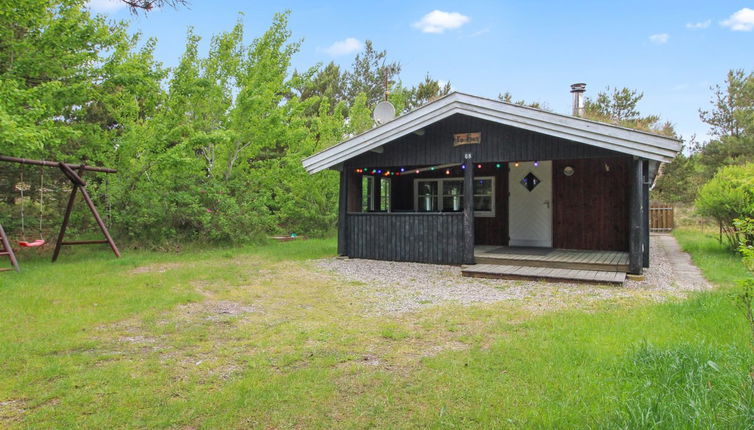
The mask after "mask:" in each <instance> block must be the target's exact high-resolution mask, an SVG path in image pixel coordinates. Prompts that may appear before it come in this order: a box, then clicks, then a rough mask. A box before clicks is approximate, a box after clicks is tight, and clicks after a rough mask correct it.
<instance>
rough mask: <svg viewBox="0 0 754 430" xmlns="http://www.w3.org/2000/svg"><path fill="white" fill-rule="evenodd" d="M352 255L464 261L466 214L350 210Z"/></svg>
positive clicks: (436, 261) (446, 261)
mask: <svg viewBox="0 0 754 430" xmlns="http://www.w3.org/2000/svg"><path fill="white" fill-rule="evenodd" d="M347 219H348V224H347V229H348V253H347V255H348V256H349V257H352V258H369V259H374V260H390V261H413V262H419V263H435V264H461V263H462V261H463V213H462V212H454V213H422V214H418V213H405V214H401V213H389V214H388V213H349V214H348V215H347Z"/></svg>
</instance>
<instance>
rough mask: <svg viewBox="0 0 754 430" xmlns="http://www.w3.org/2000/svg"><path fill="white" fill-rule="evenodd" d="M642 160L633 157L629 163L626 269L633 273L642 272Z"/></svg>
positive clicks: (638, 273) (639, 273)
mask: <svg viewBox="0 0 754 430" xmlns="http://www.w3.org/2000/svg"><path fill="white" fill-rule="evenodd" d="M642 165H643V161H642V160H641V159H640V158H635V159H634V160H633V162H632V164H631V198H630V201H629V221H628V222H629V228H630V230H629V237H628V254H629V255H628V271H629V273H632V274H634V275H641V272H642V249H641V244H642V230H643V228H642V224H643V221H642V210H641V207H642V203H643V202H644V197H643V195H642V194H644V193H643V191H644V181H643V179H644V175H642Z"/></svg>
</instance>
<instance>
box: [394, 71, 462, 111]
mask: <svg viewBox="0 0 754 430" xmlns="http://www.w3.org/2000/svg"><path fill="white" fill-rule="evenodd" d="M450 90H451V86H450V82H446V83H444V84H441V83H440V81H438V80H436V79H432V77H431V76H430V75H429V73H427V74H426V75H425V76H424V81H422V82H419V84H418V85H416V86H415V87H413V88H411V89H410V90H409V91H408V97H407V102H406V106H405V109H406V110H411V109H416V108H418V107H420V106H422V105H425V104H427V103H429V102H431V101H434V100H437V99H439V98H440V97H443V96H445V95H447V94H449V93H450Z"/></svg>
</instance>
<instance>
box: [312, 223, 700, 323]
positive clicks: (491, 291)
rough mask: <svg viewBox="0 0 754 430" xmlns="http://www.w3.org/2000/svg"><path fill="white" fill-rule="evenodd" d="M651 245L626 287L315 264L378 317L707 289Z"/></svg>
mask: <svg viewBox="0 0 754 430" xmlns="http://www.w3.org/2000/svg"><path fill="white" fill-rule="evenodd" d="M670 238H671V239H672V236H670ZM672 240H674V239H672ZM651 244H652V245H651V248H650V253H651V261H652V267H650V268H649V269H646V270H645V280H644V281H626V283H625V284H624V285H623V286H622V287H621V286H603V285H591V284H570V283H549V282H541V281H539V282H537V281H509V280H496V279H480V278H466V277H462V276H461V269H460V267H457V266H444V265H435V264H421V263H398V262H392V261H379V260H360V259H337V258H328V259H322V260H316V261H315V265H316V266H317V267H318V268H320V269H323V270H325V271H327V272H330V273H332V274H333V276H336V277H339V278H341V279H345V280H347V281H349V283H348V286H347V287H345V289H344V291H343V293H344V294H347V295H349V296H354V295H356V296H358V297H359V299H360V300H362V301H363V302H364V303H365V305H366V307H367V309H368V311H369V313H376V314H395V313H404V312H410V311H414V310H418V309H421V308H425V307H430V306H435V305H438V304H443V303H458V304H462V305H470V304H475V303H493V302H500V301H509V302H515V303H517V304H521V305H523V306H524V307H526V308H528V309H533V310H542V311H546V310H554V309H560V308H564V307H567V306H573V305H577V306H578V305H588V304H589V303H592V302H594V301H599V300H609V299H629V298H632V299H636V298H639V299H642V298H643V299H648V300H652V301H661V300H665V299H667V298H668V297H682V296H683V295H685V293H686V292H688V291H692V290H701V289H706V288H709V284H707V283H706V282H700V283H687V282H679V281H685V279H684V278H683V277H682V276H679V275H677V274H676V273H675V271H674V267H673V265H672V262H671V260H670V259H669V258H668V254H667V252H668V251H667V250H666V248H667V247H665V246H661V244H660V241H659V240H653V241H651Z"/></svg>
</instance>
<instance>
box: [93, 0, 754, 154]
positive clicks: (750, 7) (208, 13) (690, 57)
mask: <svg viewBox="0 0 754 430" xmlns="http://www.w3.org/2000/svg"><path fill="white" fill-rule="evenodd" d="M89 7H90V8H91V9H92V10H93V11H95V12H97V13H102V14H104V15H106V16H108V17H109V18H111V19H114V20H126V21H127V22H129V27H130V29H131V30H132V31H138V32H140V33H142V35H143V36H144V37H145V38H146V37H154V38H156V39H157V49H156V56H157V58H158V60H160V61H161V62H162V63H163V64H164V65H165V66H174V65H176V64H177V62H178V60H179V58H180V56H181V54H182V53H183V49H184V46H185V37H186V31H187V28H188V27H193V28H194V32H195V33H196V34H197V35H199V36H201V37H202V47H203V49H204V52H205V53H206V50H207V48H208V45H209V40H210V38H211V37H212V35H214V34H218V33H221V32H224V31H228V30H230V29H231V28H232V26H233V25H234V24H235V23H236V21H237V20H238V19H241V20H242V21H243V23H244V26H245V31H246V38H247V42H250V41H251V40H253V38H254V37H256V36H259V35H260V34H261V33H263V32H264V31H265V30H266V29H267V27H268V26H269V25H270V22H271V19H272V16H273V15H274V13H275V12H280V11H283V10H290V11H291V17H290V23H289V24H290V26H289V27H290V30H291V31H292V32H293V38H294V39H302V40H303V44H302V46H301V51H300V52H299V53H298V54H297V55H296V56H295V57H294V60H293V66H294V67H295V68H297V69H299V70H303V69H308V68H309V67H311V66H313V65H315V64H317V63H322V64H326V63H328V62H330V61H335V62H336V63H338V64H340V65H342V66H344V67H346V68H347V67H349V66H350V64H351V63H352V61H353V58H354V56H355V55H356V53H358V52H359V50H361V49H362V48H363V46H364V41H365V40H371V41H372V42H373V43H374V46H375V48H377V49H379V50H383V49H384V50H387V52H388V56H389V59H390V60H395V61H399V62H400V63H401V65H402V72H401V76H400V77H401V80H402V82H403V83H404V85H406V86H411V85H415V84H416V83H418V82H419V81H421V80H423V78H424V76H425V75H426V74H427V73H429V74H430V75H431V76H432V77H433V78H435V79H438V80H441V81H445V82H450V83H451V85H452V88H453V89H454V90H456V91H461V92H465V93H470V94H474V95H478V96H484V97H490V98H495V97H497V95H498V94H500V93H502V92H505V91H509V92H511V93H512V94H513V98H514V100H518V99H524V100H526V101H537V102H540V103H543V104H544V105H545V106H546V107H547V108H549V109H551V110H553V111H555V112H560V113H570V106H571V95H570V93H569V90H570V84H572V83H575V82H585V83H587V92H586V95H587V96H590V95H591V96H596V94H597V92H599V91H601V90H605V89H606V88H607V87H608V86H609V87H618V88H622V87H628V88H632V89H637V90H639V91H641V92H643V93H644V98H643V100H642V101H641V102H640V105H639V109H640V111H641V112H642V113H644V114H658V115H660V116H661V117H662V118H663V120H668V121H670V122H672V123H673V124H674V125H675V126H676V130H677V131H678V132H679V133H680V134H681V136H682V137H683V138H684V139H689V138H690V137H691V136H692V135H696V136H697V140H699V141H704V140H706V139H707V138H708V128H707V126H706V125H705V124H704V123H702V122H701V121H700V120H699V109H700V108H703V109H708V108H709V107H710V99H711V97H712V90H711V89H710V87H711V86H713V85H716V84H722V83H723V82H724V80H725V76H726V73H727V72H728V71H729V70H731V69H744V70H746V71H754V1H748V2H747V1H725V0H715V1H709V0H707V1H695V0H691V1H688V0H687V1H664V0H653V1H568V2H565V1H545V0H529V1H525V0H520V1H473V0H469V1H465V2H457V1H455V2H454V1H438V0H434V1H405V0H404V1H379V0H373V1H369V2H362V1H355V0H354V1H299V0H283V1H275V0H271V1H270V0H268V1H255V0H248V1H241V0H227V1H222V0H212V1H211V0H188V4H187V5H186V6H179V7H177V8H164V9H160V10H153V11H151V12H149V13H146V14H145V13H140V14H137V15H133V14H131V13H130V12H129V10H128V9H127V8H126V7H125V6H124V5H123V3H122V2H120V1H118V0H90V2H89Z"/></svg>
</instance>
